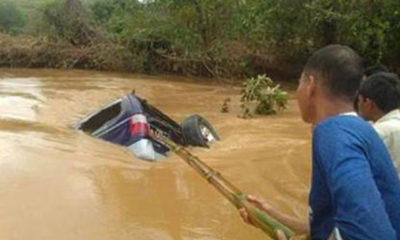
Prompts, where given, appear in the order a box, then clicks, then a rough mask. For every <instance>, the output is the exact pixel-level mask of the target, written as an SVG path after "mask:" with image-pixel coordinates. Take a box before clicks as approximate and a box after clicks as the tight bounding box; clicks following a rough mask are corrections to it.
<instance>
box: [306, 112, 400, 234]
mask: <svg viewBox="0 0 400 240" xmlns="http://www.w3.org/2000/svg"><path fill="white" fill-rule="evenodd" d="M312 152H313V164H312V165H313V166H312V186H311V192H310V196H309V204H310V224H311V237H312V239H324V240H325V239H327V238H328V236H329V235H330V234H331V233H332V231H333V229H334V228H335V227H336V228H338V229H339V231H340V234H341V235H342V237H343V238H344V239H346V240H349V239H360V240H361V239H362V240H365V239H376V240H383V239H385V240H392V239H393V240H394V239H397V240H400V181H399V179H398V177H397V174H396V171H395V168H394V166H393V163H392V161H391V159H390V156H389V153H388V151H387V150H386V147H385V145H384V144H383V142H382V141H381V139H380V138H379V136H378V135H377V133H376V132H375V130H374V129H373V128H372V127H371V126H370V124H368V123H367V122H365V121H364V120H362V119H361V118H359V117H356V116H349V115H338V116H335V117H332V118H329V119H326V120H324V121H322V122H321V123H319V124H318V125H317V126H316V127H315V129H314V133H313V149H312Z"/></svg>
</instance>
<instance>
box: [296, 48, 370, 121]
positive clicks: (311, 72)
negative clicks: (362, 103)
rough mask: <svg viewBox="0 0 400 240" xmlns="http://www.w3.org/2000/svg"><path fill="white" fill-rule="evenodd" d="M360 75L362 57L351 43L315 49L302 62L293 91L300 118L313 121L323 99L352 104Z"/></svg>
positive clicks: (361, 71)
mask: <svg viewBox="0 0 400 240" xmlns="http://www.w3.org/2000/svg"><path fill="white" fill-rule="evenodd" d="M362 76H363V66H362V58H361V57H360V56H359V55H358V54H357V53H356V52H355V51H354V50H352V49H351V48H350V47H347V46H343V45H329V46H326V47H324V48H321V49H319V50H318V51H316V52H315V53H314V54H313V55H312V56H311V57H310V58H309V59H308V61H307V63H306V65H305V66H304V69H303V72H302V74H301V78H300V80H299V86H298V89H297V92H296V95H297V100H298V104H299V108H300V112H301V115H302V118H303V120H304V121H305V122H308V123H316V121H317V119H316V117H317V116H316V111H317V109H316V107H317V105H318V104H319V103H320V102H321V100H322V99H324V100H327V101H330V102H340V103H345V104H349V105H350V106H351V105H352V102H353V99H354V96H355V93H356V91H357V89H358V88H359V86H360V82H361V79H362Z"/></svg>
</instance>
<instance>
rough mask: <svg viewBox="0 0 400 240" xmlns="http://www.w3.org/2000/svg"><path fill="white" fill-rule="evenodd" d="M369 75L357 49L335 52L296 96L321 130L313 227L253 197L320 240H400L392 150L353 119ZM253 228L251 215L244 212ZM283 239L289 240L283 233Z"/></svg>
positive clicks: (308, 69)
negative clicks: (359, 91) (365, 75)
mask: <svg viewBox="0 0 400 240" xmlns="http://www.w3.org/2000/svg"><path fill="white" fill-rule="evenodd" d="M362 75H363V67H362V59H361V57H360V56H359V55H358V54H357V53H356V52H354V51H353V50H352V49H350V48H349V47H346V46H341V45H330V46H327V47H324V48H322V49H320V50H318V51H316V52H315V53H314V54H313V55H312V56H311V57H310V58H309V60H308V62H307V64H306V65H305V67H304V69H303V73H302V75H301V78H300V80H299V87H298V89H297V92H296V97H297V100H298V104H299V108H300V112H301V115H302V118H303V120H304V121H305V122H307V123H310V124H314V125H315V129H314V131H313V142H312V153H313V155H312V181H311V191H310V195H309V205H310V218H309V222H308V223H307V221H301V220H298V219H295V218H292V217H289V216H287V215H285V214H282V213H281V212H279V211H278V210H276V209H274V208H273V207H271V206H270V205H269V204H268V203H266V202H264V201H263V200H262V199H258V198H255V197H253V196H249V197H248V199H249V201H250V202H252V203H253V204H254V205H256V206H257V207H259V208H260V209H261V210H264V211H265V212H267V213H268V214H270V215H271V216H273V217H275V218H277V219H278V220H280V221H281V222H283V223H284V224H287V225H288V226H290V227H292V228H293V229H295V230H297V231H298V232H304V233H309V234H310V236H311V238H312V239H324V240H325V239H335V238H336V239H346V240H348V239H375V240H382V239H385V240H389V239H390V240H396V239H397V240H400V182H399V179H398V177H397V175H396V171H395V168H394V166H393V164H392V161H391V159H390V156H389V153H388V151H387V150H386V147H385V145H384V144H383V142H382V140H381V139H380V138H379V136H378V135H377V133H376V132H375V131H374V129H373V128H372V126H370V125H369V124H368V123H366V122H365V121H364V120H362V119H361V118H359V117H357V116H356V114H355V113H354V112H352V111H353V100H354V96H355V93H356V91H357V89H358V87H359V85H360V82H361V79H362ZM239 211H240V213H241V215H242V217H243V218H244V220H245V221H247V222H249V219H248V217H247V212H246V210H244V209H240V210H239ZM278 239H282V240H284V239H286V238H285V236H284V235H283V234H282V233H281V232H279V233H278Z"/></svg>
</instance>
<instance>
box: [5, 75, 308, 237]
mask: <svg viewBox="0 0 400 240" xmlns="http://www.w3.org/2000/svg"><path fill="white" fill-rule="evenodd" d="M133 88H135V89H136V93H137V94H138V95H139V96H141V97H144V98H146V99H148V101H149V102H150V103H152V104H153V105H155V106H157V107H158V108H159V109H161V110H162V111H163V112H164V113H166V114H168V115H169V116H170V117H171V118H173V119H175V120H177V121H178V122H180V121H182V120H183V119H184V118H185V117H187V116H188V115H190V114H194V113H198V114H200V115H202V116H204V117H205V118H207V119H208V120H209V121H210V122H211V123H212V124H213V126H214V127H215V129H216V130H217V132H218V133H219V135H220V137H221V139H222V141H220V142H218V143H216V144H214V145H213V146H212V147H211V148H210V149H202V148H192V149H191V150H192V152H193V153H194V154H196V155H198V156H199V157H200V158H201V159H203V160H204V161H205V162H207V163H208V164H209V165H210V166H211V167H214V168H216V169H217V170H219V171H220V172H221V173H222V174H223V175H224V176H225V177H226V178H227V179H228V180H230V181H231V182H232V183H233V184H235V185H236V186H238V187H239V188H240V189H241V190H243V191H244V192H247V193H252V194H255V195H259V196H262V197H264V198H265V199H267V200H268V201H269V202H270V203H271V204H272V205H274V206H275V207H276V208H279V209H281V210H282V211H284V212H286V213H289V214H292V215H294V216H299V217H306V215H307V195H308V189H309V181H310V160H309V159H310V128H309V126H308V125H306V124H304V123H303V122H302V121H301V119H300V117H299V112H298V109H297V105H296V102H295V100H294V99H293V96H292V97H291V100H290V105H289V109H288V110H286V111H284V112H282V113H280V114H278V115H276V116H265V117H256V118H254V119H250V120H243V119H240V118H238V117H237V115H238V114H239V103H238V100H239V89H238V88H237V87H232V86H227V85H222V84H215V83H210V82H207V81H199V80H198V79H197V80H195V79H189V78H178V77H171V76H168V77H150V76H140V75H130V74H117V73H103V72H92V71H59V70H27V69H0V239H4V240H14V239H16V240H36V239H37V240H44V239H45V240H47V239H58V240H63V239H74V240H80V239H85V240H87V239H89V240H91V239H94V240H102V239H107V240H108V239H118V240H124V239H129V240H132V239H135V240H142V239H143V240H153V239H157V240H158V239H160V240H169V239H202V240H206V239H207V240H208V239H210V240H212V239H256V240H257V239H268V238H267V237H266V236H265V235H264V234H263V233H262V232H261V231H259V230H257V229H255V228H253V227H250V226H248V225H246V224H244V223H243V222H242V220H241V219H240V217H239V215H238V213H237V210H236V209H235V208H234V207H233V206H231V205H230V203H229V202H228V201H227V200H225V199H224V198H223V197H222V196H221V195H220V194H219V193H218V192H217V191H216V190H215V189H214V188H213V187H212V186H211V185H209V184H208V183H207V182H206V181H204V180H203V179H202V178H201V177H200V176H199V175H198V174H197V173H196V172H195V171H194V170H193V169H192V168H190V167H189V166H187V165H186V163H184V162H183V161H182V160H180V159H179V158H178V157H176V156H174V155H173V154H171V155H170V157H169V158H168V159H166V160H165V161H162V162H159V163H149V162H145V161H141V160H138V159H136V158H135V157H134V156H133V155H132V154H131V153H130V152H128V151H127V150H126V149H124V148H123V147H120V146H116V145H113V144H110V143H108V142H105V141H101V140H99V139H94V138H92V137H90V136H87V135H85V134H83V133H82V132H78V131H75V130H74V129H72V127H71V126H72V125H73V123H74V122H75V121H77V120H78V119H79V118H81V117H83V116H84V115H85V114H87V113H89V112H91V111H93V110H96V109H97V108H99V107H101V106H102V105H104V104H107V103H108V102H110V101H111V100H113V99H116V98H118V97H120V96H122V95H124V94H126V93H127V92H129V91H130V90H131V89H133ZM291 93H293V92H291ZM292 95H293V94H292ZM227 97H230V98H231V99H232V102H231V104H230V105H231V111H230V112H229V113H227V114H223V113H220V108H221V105H222V102H223V100H224V99H225V98H227Z"/></svg>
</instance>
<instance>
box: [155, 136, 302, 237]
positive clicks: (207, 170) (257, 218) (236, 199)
mask: <svg viewBox="0 0 400 240" xmlns="http://www.w3.org/2000/svg"><path fill="white" fill-rule="evenodd" d="M149 135H150V137H151V138H153V139H155V140H157V141H161V142H162V143H164V144H165V145H166V146H168V148H170V150H171V151H173V152H174V153H175V154H177V155H178V156H179V157H180V158H182V160H184V161H185V162H186V163H187V164H189V165H190V166H191V167H193V168H194V169H195V170H196V171H197V172H198V173H199V174H200V175H201V176H203V177H204V178H205V179H206V180H207V181H208V182H209V183H210V184H211V185H213V186H214V187H215V188H216V189H217V190H218V191H219V192H220V193H221V194H222V195H223V196H224V197H225V198H227V199H228V200H229V201H230V202H231V203H232V204H233V205H235V207H236V208H238V209H240V208H244V209H245V210H246V211H247V214H248V217H249V220H250V221H251V223H252V224H253V225H254V226H256V227H257V228H259V229H261V230H262V231H263V232H264V233H266V234H267V235H268V236H269V237H271V238H273V239H276V240H278V238H277V237H278V231H279V232H281V233H279V234H282V233H283V234H284V235H285V237H286V238H287V239H292V238H293V237H294V236H295V232H294V231H293V230H292V229H290V228H289V227H287V226H285V225H284V224H282V223H281V222H279V221H278V220H276V219H275V218H273V217H271V216H269V215H268V214H266V213H265V212H264V211H262V210H261V209H259V208H257V207H256V206H254V205H253V204H251V203H250V202H249V201H248V200H247V195H246V194H244V193H243V192H242V191H240V190H239V189H238V188H236V187H235V186H234V185H232V184H231V183H230V182H228V181H227V180H226V179H225V178H224V177H223V176H222V175H221V174H220V173H219V172H217V171H216V170H214V169H212V168H211V167H209V166H208V165H207V164H206V163H204V162H203V161H201V160H200V159H199V158H198V157H196V156H195V155H193V154H191V153H190V152H189V151H188V150H187V149H186V148H184V147H183V146H181V145H178V144H176V143H175V142H173V141H172V140H170V139H169V138H167V137H165V136H163V135H161V134H158V133H155V132H154V131H152V130H150V132H149ZM296 239H299V240H300V239H308V238H307V237H306V236H300V237H296Z"/></svg>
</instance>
